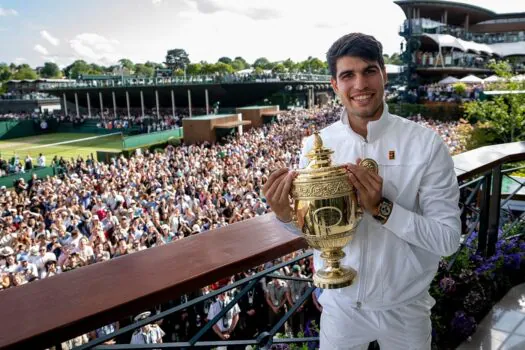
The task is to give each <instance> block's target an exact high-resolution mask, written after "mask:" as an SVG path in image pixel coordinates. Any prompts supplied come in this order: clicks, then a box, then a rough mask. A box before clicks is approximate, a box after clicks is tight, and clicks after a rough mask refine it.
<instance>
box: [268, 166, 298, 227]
mask: <svg viewBox="0 0 525 350" xmlns="http://www.w3.org/2000/svg"><path fill="white" fill-rule="evenodd" d="M296 176H297V173H296V172H294V171H290V170H288V169H287V168H281V169H279V170H277V171H275V172H273V173H272V175H270V177H269V178H268V181H267V182H266V183H265V184H264V187H263V194H264V196H265V197H266V202H267V203H268V205H269V206H270V208H271V209H272V211H273V212H274V213H275V215H276V216H277V218H279V219H280V220H282V221H290V220H292V208H291V207H290V189H291V188H292V181H293V179H294V178H295V177H296Z"/></svg>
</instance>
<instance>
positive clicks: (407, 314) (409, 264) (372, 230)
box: [263, 33, 461, 350]
mask: <svg viewBox="0 0 525 350" xmlns="http://www.w3.org/2000/svg"><path fill="white" fill-rule="evenodd" d="M327 59H328V64H329V67H330V71H331V75H332V79H331V83H332V87H333V89H334V91H335V92H336V93H337V95H338V96H339V97H340V99H341V101H342V103H343V105H344V107H345V109H344V111H343V112H342V115H341V119H340V120H339V121H337V122H336V123H334V124H332V125H330V126H328V127H326V128H324V129H323V130H321V131H320V132H318V133H315V134H314V135H312V136H310V137H308V138H307V139H306V140H305V141H304V144H303V154H302V157H301V161H300V164H299V168H300V170H291V169H279V170H277V171H275V172H274V173H273V174H272V175H271V176H270V178H269V179H268V181H267V182H266V184H265V185H264V189H263V192H264V194H265V196H266V199H267V202H268V204H269V205H270V207H271V208H272V211H273V212H274V214H275V217H276V219H278V220H279V221H280V222H282V223H283V225H285V227H286V228H287V229H289V230H290V231H292V232H294V233H297V234H301V235H303V236H304V237H305V238H306V240H307V242H308V244H309V245H310V247H312V248H314V265H315V271H316V273H315V275H314V283H315V284H316V285H317V286H318V287H320V288H323V289H324V290H323V293H322V294H321V296H320V297H319V300H318V301H319V303H320V304H321V305H322V308H323V311H322V315H321V332H320V348H321V350H337V349H366V348H367V346H368V344H369V343H370V342H372V341H375V340H377V341H378V342H379V345H380V347H381V349H403V350H406V349H430V346H431V322H430V310H431V308H432V307H433V306H434V304H435V300H434V299H433V298H432V297H431V296H430V294H429V293H428V289H429V286H430V283H431V281H432V279H433V277H434V275H435V273H436V271H437V268H438V264H439V260H440V258H441V256H449V255H451V254H453V253H454V252H455V251H456V250H457V248H458V247H459V239H460V228H461V224H460V211H459V206H458V200H459V187H458V183H457V179H456V175H455V172H454V164H453V161H452V158H451V156H450V154H449V150H448V148H447V146H446V145H445V144H444V142H443V140H442V139H441V138H440V137H439V136H438V135H437V134H435V133H434V132H433V131H432V130H430V129H426V128H424V127H422V126H420V125H418V124H416V123H414V122H411V121H408V120H406V119H404V118H401V117H398V116H395V115H392V114H390V113H389V112H388V106H387V105H386V103H385V102H384V101H383V95H384V86H385V84H386V82H387V75H386V71H385V65H384V61H383V53H382V45H381V44H380V43H379V42H378V41H377V40H376V39H374V38H373V37H371V36H369V35H364V34H361V33H352V34H348V35H345V36H343V37H342V38H340V39H338V40H337V41H336V42H335V43H334V44H333V45H332V47H331V48H330V50H329V51H328V53H327ZM290 203H293V205H290Z"/></svg>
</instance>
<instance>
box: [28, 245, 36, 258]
mask: <svg viewBox="0 0 525 350" xmlns="http://www.w3.org/2000/svg"><path fill="white" fill-rule="evenodd" d="M29 254H31V255H32V256H37V255H38V247H37V246H36V245H35V246H32V247H31V248H29Z"/></svg>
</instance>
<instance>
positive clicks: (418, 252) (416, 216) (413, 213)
mask: <svg viewBox="0 0 525 350" xmlns="http://www.w3.org/2000/svg"><path fill="white" fill-rule="evenodd" d="M367 136H368V137H367V140H365V139H364V138H363V137H362V136H360V135H359V134H357V133H355V132H354V131H353V130H352V128H351V127H350V125H349V124H348V118H347V114H346V111H343V113H342V115H341V120H340V121H338V122H336V123H334V124H332V125H330V126H328V127H326V128H325V129H323V130H322V131H321V138H322V139H323V143H324V145H325V146H326V147H329V148H331V149H332V150H333V151H334V154H333V155H332V161H333V163H332V164H336V165H339V164H345V163H350V162H351V163H355V162H356V160H357V158H361V159H364V158H372V159H374V160H376V161H377V163H378V164H379V175H380V176H381V177H382V178H383V196H384V197H385V198H387V199H389V200H391V201H392V202H393V203H394V206H393V210H392V213H391V215H390V217H389V219H388V221H387V222H386V224H385V225H381V223H380V222H378V221H377V220H375V219H374V218H373V217H372V216H371V215H369V214H367V213H365V214H364V216H363V220H362V221H361V223H360V224H359V226H358V228H357V231H356V235H355V237H354V239H353V240H352V241H351V242H350V243H349V244H348V245H347V246H346V247H345V249H344V251H345V253H346V257H345V258H344V260H343V264H344V265H347V266H351V267H353V268H354V269H356V270H357V272H358V277H357V278H356V280H355V281H354V284H353V285H351V286H349V287H346V288H341V289H333V290H325V291H324V292H323V295H322V297H321V299H325V298H327V297H330V296H332V297H337V298H338V299H339V298H341V300H340V301H342V302H343V304H344V305H350V306H353V307H357V308H363V309H370V310H385V309H392V308H395V307H397V306H401V305H405V304H407V303H409V302H411V301H413V300H415V299H418V298H421V297H423V296H425V295H428V289H429V286H430V283H431V281H432V279H433V278H434V275H435V273H436V271H437V267H438V263H439V260H440V257H441V256H449V255H452V254H453V253H454V252H455V251H456V250H457V249H458V247H459V242H460V230H461V222H460V210H459V205H458V200H459V187H458V183H457V178H456V175H455V172H454V163H453V161H452V157H451V156H450V153H449V150H448V148H447V146H446V145H445V143H444V142H443V140H442V139H441V137H440V136H439V135H437V134H436V133H435V132H434V131H432V130H430V129H427V128H425V127H423V126H420V125H418V124H417V123H414V122H412V121H409V120H406V119H404V118H401V117H398V116H395V115H392V114H390V113H389V112H388V106H387V105H386V104H385V108H384V111H383V114H382V116H381V118H380V119H379V120H377V121H372V122H369V123H368V135H367ZM312 145H313V137H309V138H307V139H306V140H305V142H304V147H303V157H302V159H301V163H300V167H301V168H303V167H305V166H306V165H307V164H308V159H307V158H306V157H305V156H304V155H305V154H306V153H307V152H308V151H309V150H310V149H311V147H312ZM391 151H393V157H392V156H390V157H389V154H390V155H392V153H391ZM391 158H393V159H391ZM285 225H286V227H287V228H288V229H289V230H291V231H292V232H295V233H297V234H299V230H298V229H297V228H295V226H293V224H285ZM319 255H320V252H318V251H314V265H315V268H316V269H319V268H320V267H321V266H322V260H321V258H320V256H319ZM321 301H322V300H321ZM339 304H341V303H339Z"/></svg>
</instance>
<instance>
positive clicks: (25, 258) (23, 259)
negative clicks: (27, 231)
mask: <svg viewBox="0 0 525 350" xmlns="http://www.w3.org/2000/svg"><path fill="white" fill-rule="evenodd" d="M18 261H20V262H22V261H27V255H20V257H19V258H18Z"/></svg>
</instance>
